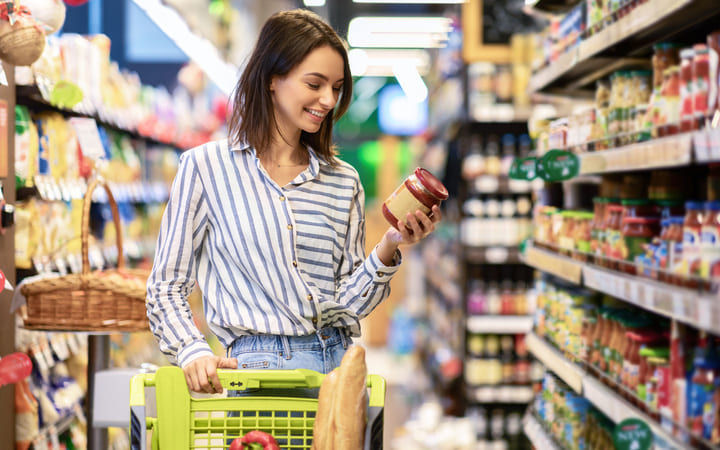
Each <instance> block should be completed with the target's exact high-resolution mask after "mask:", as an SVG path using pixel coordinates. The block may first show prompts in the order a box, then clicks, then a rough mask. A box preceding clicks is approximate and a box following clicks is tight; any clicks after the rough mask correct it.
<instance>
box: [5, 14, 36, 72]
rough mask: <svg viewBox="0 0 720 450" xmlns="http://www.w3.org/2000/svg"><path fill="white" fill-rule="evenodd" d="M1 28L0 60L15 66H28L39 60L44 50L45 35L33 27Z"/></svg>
mask: <svg viewBox="0 0 720 450" xmlns="http://www.w3.org/2000/svg"><path fill="white" fill-rule="evenodd" d="M6 25H7V26H5V27H3V28H4V29H5V30H6V31H5V32H4V33H1V34H0V59H2V60H3V61H6V62H8V63H10V64H13V65H15V66H29V65H30V64H32V63H34V62H35V61H37V60H38V58H40V55H42V52H43V50H44V49H45V33H43V32H42V30H41V29H40V28H39V27H36V26H34V25H26V24H21V23H20V22H16V23H15V25H12V26H10V25H9V24H6Z"/></svg>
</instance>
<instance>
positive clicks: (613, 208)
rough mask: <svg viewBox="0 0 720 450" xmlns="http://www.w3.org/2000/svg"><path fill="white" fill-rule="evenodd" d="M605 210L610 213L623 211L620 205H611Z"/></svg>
mask: <svg viewBox="0 0 720 450" xmlns="http://www.w3.org/2000/svg"><path fill="white" fill-rule="evenodd" d="M607 209H608V211H610V212H622V211H623V207H622V206H621V205H616V204H611V205H610V206H608V208H607Z"/></svg>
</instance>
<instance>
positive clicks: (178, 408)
mask: <svg viewBox="0 0 720 450" xmlns="http://www.w3.org/2000/svg"><path fill="white" fill-rule="evenodd" d="M217 372H218V377H219V378H220V382H221V383H222V386H223V389H227V390H246V389H258V388H260V389H270V390H271V391H269V392H271V394H267V395H266V394H264V393H263V392H262V391H261V392H259V393H258V395H252V396H243V397H219V396H213V397H207V398H195V397H191V396H190V391H189V390H188V387H187V384H186V382H185V375H184V374H183V371H182V370H181V369H180V368H179V367H175V366H165V367H161V368H159V369H158V370H157V372H155V373H145V374H139V375H135V376H134V377H133V378H132V380H131V384H130V442H131V448H132V449H133V450H140V449H146V443H147V430H152V436H151V438H150V441H151V445H152V449H153V450H158V449H159V450H170V449H172V450H176V449H207V450H210V449H226V448H228V447H229V444H230V442H231V441H232V440H233V439H235V438H238V437H242V436H244V435H245V434H246V433H248V432H249V431H252V430H261V431H265V432H267V433H270V434H272V435H273V436H274V437H275V439H276V440H277V441H278V444H280V447H281V448H283V449H310V447H311V446H312V438H313V434H312V433H313V424H314V423H315V412H316V411H317V404H318V400H317V398H305V397H294V396H292V395H293V394H294V393H295V394H296V393H297V390H298V389H317V388H319V387H320V384H321V383H322V381H323V379H324V378H325V375H323V374H321V373H318V372H315V371H312V370H306V369H296V370H226V369H218V371H217ZM367 385H368V388H370V392H369V395H368V411H367V416H368V421H367V425H366V428H365V449H366V450H367V449H372V450H376V449H382V448H383V408H384V404H385V380H384V379H383V378H382V377H380V376H378V375H368V377H367ZM145 387H154V388H155V400H156V405H157V417H147V416H146V411H145ZM285 389H287V390H288V396H283V395H282V392H283V390H285ZM278 393H280V395H278Z"/></svg>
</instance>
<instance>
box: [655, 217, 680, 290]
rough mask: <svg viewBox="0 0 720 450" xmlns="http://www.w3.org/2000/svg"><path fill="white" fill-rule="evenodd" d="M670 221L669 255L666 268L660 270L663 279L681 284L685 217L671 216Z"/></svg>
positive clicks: (668, 233) (668, 232)
mask: <svg viewBox="0 0 720 450" xmlns="http://www.w3.org/2000/svg"><path fill="white" fill-rule="evenodd" d="M668 220H669V223H668V231H667V244H666V248H667V257H666V261H667V262H666V266H665V270H664V271H661V272H660V276H661V277H663V274H664V276H665V278H664V279H663V278H661V279H660V280H661V281H665V282H667V283H670V284H675V285H681V284H682V277H681V272H682V270H681V266H682V261H683V239H684V234H683V223H684V222H685V218H684V217H671V218H670V219H668Z"/></svg>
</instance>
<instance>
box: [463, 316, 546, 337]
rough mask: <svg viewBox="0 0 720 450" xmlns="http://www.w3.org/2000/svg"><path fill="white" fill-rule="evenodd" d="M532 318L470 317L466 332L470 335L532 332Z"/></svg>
mask: <svg viewBox="0 0 720 450" xmlns="http://www.w3.org/2000/svg"><path fill="white" fill-rule="evenodd" d="M532 325H533V318H532V316H480V315H476V316H470V317H468V318H467V325H466V326H467V330H468V332H470V333H487V334H524V333H528V332H530V330H532Z"/></svg>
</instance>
